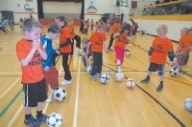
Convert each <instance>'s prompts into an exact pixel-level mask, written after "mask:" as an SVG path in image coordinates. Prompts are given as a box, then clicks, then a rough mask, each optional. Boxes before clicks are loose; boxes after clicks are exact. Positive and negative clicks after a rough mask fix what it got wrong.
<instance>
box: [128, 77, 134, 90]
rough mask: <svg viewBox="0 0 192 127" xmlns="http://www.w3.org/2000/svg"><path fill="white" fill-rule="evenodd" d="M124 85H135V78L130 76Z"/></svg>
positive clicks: (131, 86)
mask: <svg viewBox="0 0 192 127" xmlns="http://www.w3.org/2000/svg"><path fill="white" fill-rule="evenodd" d="M126 85H127V87H129V88H133V87H135V85H136V83H135V80H134V79H132V78H129V79H127V83H126Z"/></svg>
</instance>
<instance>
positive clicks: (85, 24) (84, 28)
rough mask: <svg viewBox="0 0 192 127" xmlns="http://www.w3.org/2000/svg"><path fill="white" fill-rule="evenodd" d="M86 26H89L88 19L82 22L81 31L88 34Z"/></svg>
mask: <svg viewBox="0 0 192 127" xmlns="http://www.w3.org/2000/svg"><path fill="white" fill-rule="evenodd" d="M88 27H89V24H88V21H85V22H84V24H83V33H85V34H88Z"/></svg>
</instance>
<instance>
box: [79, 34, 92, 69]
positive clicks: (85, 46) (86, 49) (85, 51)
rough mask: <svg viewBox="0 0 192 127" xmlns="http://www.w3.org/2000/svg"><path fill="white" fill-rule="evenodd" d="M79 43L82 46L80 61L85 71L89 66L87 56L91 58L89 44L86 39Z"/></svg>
mask: <svg viewBox="0 0 192 127" xmlns="http://www.w3.org/2000/svg"><path fill="white" fill-rule="evenodd" d="M81 42H82V46H83V56H82V61H83V65H84V69H87V67H88V65H89V62H88V58H89V56H91V42H90V41H89V40H88V39H87V38H84V39H83V40H82V41H81Z"/></svg>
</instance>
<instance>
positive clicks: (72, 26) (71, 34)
mask: <svg viewBox="0 0 192 127" xmlns="http://www.w3.org/2000/svg"><path fill="white" fill-rule="evenodd" d="M69 30H70V36H71V39H72V38H74V37H75V28H74V25H71V26H69Z"/></svg>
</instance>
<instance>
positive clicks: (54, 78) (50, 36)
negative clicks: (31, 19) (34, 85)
mask: <svg viewBox="0 0 192 127" xmlns="http://www.w3.org/2000/svg"><path fill="white" fill-rule="evenodd" d="M59 34H60V28H59V27H58V26H57V25H56V24H51V25H50V26H49V28H48V33H47V34H46V35H43V36H42V37H41V42H42V44H43V48H44V49H45V50H46V53H47V59H46V60H44V61H43V62H42V64H43V71H44V75H45V80H46V88H47V89H46V90H47V92H48V89H49V88H48V86H49V84H50V86H51V89H52V90H53V92H54V90H56V89H58V88H59V85H58V70H57V69H56V68H55V66H54V65H53V61H52V59H53V55H54V54H58V55H59V54H60V52H59V51H58V50H55V49H53V46H52V40H56V39H57V38H58V37H59ZM51 94H52V91H51ZM46 102H47V103H49V102H51V98H47V100H46Z"/></svg>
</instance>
